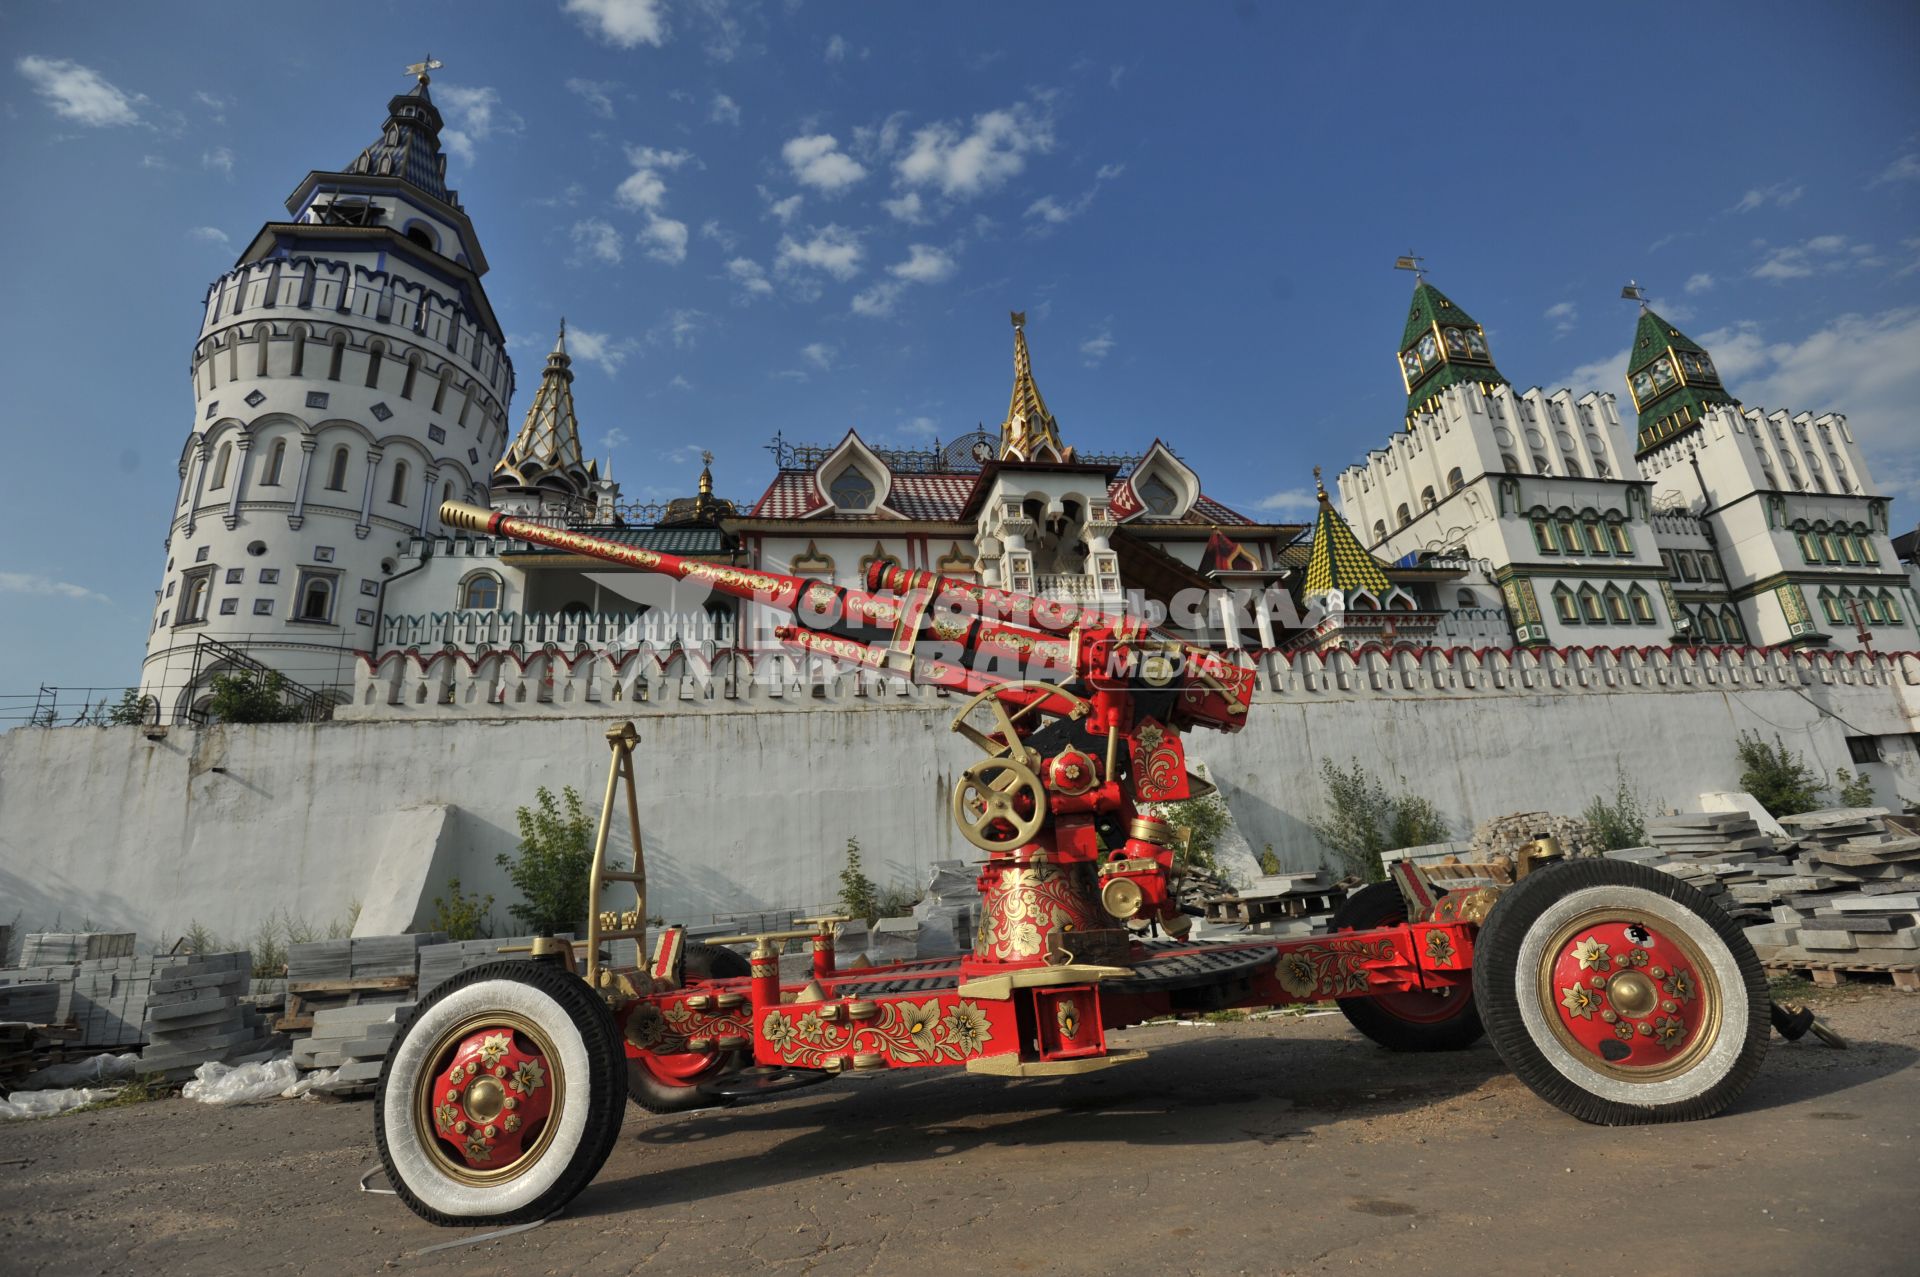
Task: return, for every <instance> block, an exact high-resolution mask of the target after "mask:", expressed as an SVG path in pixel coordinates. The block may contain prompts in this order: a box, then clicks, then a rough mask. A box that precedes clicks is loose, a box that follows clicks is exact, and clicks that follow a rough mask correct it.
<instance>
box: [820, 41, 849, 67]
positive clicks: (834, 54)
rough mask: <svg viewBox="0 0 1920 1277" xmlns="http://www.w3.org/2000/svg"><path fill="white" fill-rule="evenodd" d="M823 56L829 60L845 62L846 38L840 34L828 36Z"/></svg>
mask: <svg viewBox="0 0 1920 1277" xmlns="http://www.w3.org/2000/svg"><path fill="white" fill-rule="evenodd" d="M825 56H826V59H827V61H829V62H845V61H846V60H847V38H846V37H845V36H840V35H835V36H828V37H827V50H826V55H825Z"/></svg>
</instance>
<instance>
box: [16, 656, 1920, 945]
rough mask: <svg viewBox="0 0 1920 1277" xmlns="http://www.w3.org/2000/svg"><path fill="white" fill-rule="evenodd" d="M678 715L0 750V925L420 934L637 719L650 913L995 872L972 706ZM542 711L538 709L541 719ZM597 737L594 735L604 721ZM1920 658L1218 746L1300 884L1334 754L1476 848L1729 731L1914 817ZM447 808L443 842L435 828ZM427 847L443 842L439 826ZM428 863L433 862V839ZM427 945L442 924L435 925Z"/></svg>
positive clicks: (1297, 672)
mask: <svg viewBox="0 0 1920 1277" xmlns="http://www.w3.org/2000/svg"><path fill="white" fill-rule="evenodd" d="M710 690H711V692H712V693H713V695H712V699H708V698H707V696H706V695H704V694H701V693H699V692H698V691H696V692H695V694H694V695H692V696H690V697H688V698H687V699H682V698H681V697H680V696H678V695H675V696H673V697H671V698H664V699H662V700H660V701H653V702H641V703H638V704H633V703H629V704H628V705H627V706H626V707H624V708H620V707H616V706H611V705H601V706H591V707H590V706H582V714H583V716H575V717H565V716H560V715H557V714H555V713H554V712H553V709H552V707H551V706H548V707H544V711H545V712H541V713H528V714H527V715H526V716H525V717H522V718H519V719H518V720H517V721H515V719H514V718H512V717H506V716H502V717H486V718H482V717H468V716H466V715H462V716H461V717H459V718H456V719H449V718H446V717H442V716H437V715H432V716H428V715H423V716H422V717H420V718H417V719H397V720H396V719H394V718H388V719H386V720H385V721H360V722H351V721H350V722H337V723H332V724H321V725H304V724H302V725H286V726H259V727H211V728H206V729H202V730H198V731H195V730H190V729H184V728H178V727H176V728H173V729H172V730H171V731H170V732H169V734H168V735H167V736H166V738H165V739H163V740H160V741H158V742H150V741H148V740H147V739H145V738H144V736H143V735H142V733H141V732H140V730H139V729H136V728H67V729H58V730H32V729H21V730H18V731H14V732H10V733H8V734H7V735H5V736H0V920H4V921H8V922H12V923H14V924H15V925H16V928H17V929H25V930H38V929H43V928H52V927H53V926H54V924H55V923H58V924H59V925H60V927H61V928H64V929H75V928H79V927H81V926H83V925H88V926H92V927H96V928H104V929H109V930H113V929H130V930H134V931H137V932H139V933H140V934H141V936H142V937H143V939H145V940H147V941H152V940H156V939H161V938H164V937H169V936H175V935H178V934H179V933H180V932H181V931H183V930H185V929H186V928H187V927H188V925H189V924H190V923H192V922H194V921H199V922H201V923H203V924H206V925H208V926H210V927H213V928H214V929H215V930H216V931H218V932H222V933H225V934H227V935H230V936H235V937H238V938H244V937H245V935H246V934H247V933H248V932H249V931H250V930H251V929H252V928H253V927H254V926H255V925H257V924H258V923H259V922H260V921H261V920H262V919H264V918H266V917H267V916H268V915H269V914H271V913H272V912H274V911H275V910H285V911H287V912H289V913H292V914H295V915H299V916H302V917H305V918H306V919H308V920H310V921H313V922H316V923H320V924H324V923H326V922H327V921H329V920H332V919H336V918H342V917H344V916H345V914H346V912H347V910H348V908H349V905H350V902H352V901H354V900H360V901H362V902H364V903H366V904H368V905H370V906H373V905H377V906H379V907H380V909H381V910H382V911H383V912H385V913H388V914H398V915H404V914H405V913H406V912H407V905H408V902H405V901H394V900H390V899H386V898H385V897H384V896H383V898H382V899H381V900H378V901H374V900H371V899H370V898H369V897H370V894H371V893H372V892H373V891H374V890H375V889H376V884H388V885H386V886H382V887H379V888H378V889H379V890H381V891H383V892H386V893H387V894H389V895H390V894H391V893H392V891H393V888H392V886H391V884H395V883H408V882H418V883H421V884H422V890H421V900H420V901H419V902H417V907H416V910H415V912H416V914H420V913H426V914H429V915H430V911H431V900H432V896H433V895H434V894H436V893H437V892H439V891H441V890H442V889H443V887H444V882H445V879H446V878H449V877H454V876H457V877H459V878H460V880H461V882H462V884H463V885H464V887H465V888H466V889H467V890H469V891H473V890H482V891H490V892H492V893H494V894H495V895H496V896H499V897H500V898H501V902H502V903H501V907H500V912H501V913H502V915H503V916H504V904H505V901H506V899H507V898H508V897H509V896H510V895H511V891H510V889H509V888H508V886H507V884H506V882H505V879H504V876H503V874H502V872H501V871H500V870H499V869H498V868H496V867H495V865H494V857H495V855H496V854H498V853H500V852H503V851H511V850H512V849H513V848H514V846H515V844H516V841H517V836H516V833H515V822H514V808H515V807H517V806H520V805H523V804H526V803H529V802H531V801H532V799H533V793H534V789H535V787H536V786H539V785H546V786H548V787H550V788H553V789H555V790H557V789H558V788H559V787H560V786H563V785H573V786H575V787H576V788H578V789H579V790H580V792H581V794H582V795H583V797H585V799H586V800H587V803H588V805H589V807H592V806H594V805H596V804H597V803H598V801H599V795H600V792H601V787H602V786H603V784H604V780H605V772H606V759H607V752H608V751H607V747H606V743H605V730H606V727H607V725H608V723H609V722H618V721H620V719H622V718H624V717H628V716H631V717H632V718H634V720H635V721H636V722H637V723H638V725H639V728H640V732H641V738H642V744H641V747H640V755H639V777H640V784H639V790H640V799H641V804H642V823H643V828H644V832H645V837H646V839H647V845H648V857H649V867H650V872H651V878H652V887H653V897H652V900H651V902H650V911H651V912H653V913H656V914H664V915H665V916H667V917H669V918H675V919H688V920H700V919H703V918H705V917H706V916H708V915H711V914H714V913H718V912H727V911H734V910H743V909H753V908H767V907H778V906H781V905H801V906H811V905H817V904H819V903H821V902H823V901H827V900H831V899H832V898H833V896H834V894H835V891H836V890H837V874H838V871H839V869H840V867H841V865H842V863H843V853H844V848H845V845H846V840H847V839H848V838H849V837H853V838H857V839H859V841H860V845H861V849H862V853H863V857H864V860H865V864H866V867H867V869H868V872H869V873H870V874H871V875H872V876H873V877H874V878H875V879H876V880H878V881H879V882H881V883H882V884H902V885H905V884H916V883H919V882H920V881H922V880H923V879H924V877H925V875H926V873H927V871H928V866H929V864H930V862H932V861H934V860H941V859H951V858H964V859H969V860H971V859H974V858H976V853H974V852H973V850H972V848H971V847H970V846H968V845H967V844H966V843H964V842H963V841H961V839H960V838H959V836H958V835H957V833H956V832H955V831H954V829H953V826H952V824H951V822H950V821H949V819H948V816H947V806H948V794H949V792H950V791H949V787H950V785H951V783H952V781H953V778H954V776H955V775H956V774H957V773H958V771H959V770H960V769H961V768H962V767H964V766H965V765H966V764H967V763H968V762H970V761H972V759H973V757H974V755H973V752H972V750H971V748H970V747H969V746H968V745H967V744H966V742H965V741H963V740H962V739H961V738H959V737H958V736H956V735H954V734H953V733H952V732H950V731H948V729H947V719H948V716H949V715H950V713H951V712H952V710H953V709H954V707H955V705H956V702H955V701H954V700H953V699H952V698H946V697H938V696H933V695H930V694H924V689H922V691H918V692H915V693H914V694H911V695H907V696H891V697H877V698H873V699H857V698H853V697H852V696H851V694H850V691H849V689H848V688H847V687H846V686H845V685H844V684H841V685H838V686H834V687H829V688H826V689H823V691H824V692H825V693H826V694H825V695H824V696H822V697H814V696H811V695H809V696H806V697H796V698H792V699H789V700H787V701H786V702H785V703H784V706H782V704H781V703H780V702H769V701H765V700H757V699H751V698H750V699H746V700H741V701H732V700H728V699H726V698H724V697H723V696H721V695H720V694H719V689H710ZM533 708H534V707H532V706H529V709H530V710H531V709H533ZM584 715H591V716H584ZM1916 729H1920V655H1915V654H1905V655H1900V656H1895V657H1886V656H1881V657H1877V658H1873V659H1868V658H1865V657H1862V656H1859V655H1856V654H1851V653H1845V654H1838V655H1835V656H1831V657H1829V656H1828V655H1826V654H1815V655H1813V656H1790V655H1787V654H1785V653H1779V652H1768V653H1762V652H1751V651H1750V652H1747V653H1745V654H1743V655H1735V654H1732V653H1728V654H1724V655H1723V656H1722V657H1720V658H1718V659H1709V658H1708V657H1707V656H1705V654H1701V655H1699V656H1698V657H1696V656H1694V655H1692V654H1689V653H1681V654H1678V655H1677V656H1676V657H1674V658H1671V659H1669V658H1667V657H1665V656H1663V655H1659V654H1656V656H1655V657H1654V658H1652V659H1641V658H1638V657H1635V656H1632V655H1628V656H1626V657H1623V658H1619V659H1614V658H1607V657H1601V658H1585V657H1581V656H1579V655H1577V654H1576V655H1574V656H1570V657H1565V658H1563V657H1559V656H1557V655H1556V654H1553V653H1546V654H1542V655H1539V656H1535V655H1532V654H1521V655H1516V656H1511V657H1510V656H1509V655H1508V654H1505V653H1490V654H1486V655H1485V656H1475V655H1473V654H1467V653H1461V654H1457V655H1455V656H1452V657H1444V656H1441V655H1439V654H1437V653H1431V652H1430V653H1426V654H1424V655H1423V656H1420V657H1415V656H1414V655H1412V654H1410V653H1402V654H1400V655H1399V656H1398V657H1396V658H1394V659H1392V660H1388V659H1385V658H1382V657H1380V656H1379V655H1378V654H1377V653H1370V654H1367V655H1366V656H1364V657H1363V658H1362V659H1359V660H1356V659H1354V658H1352V657H1350V656H1347V655H1345V654H1338V655H1335V656H1334V657H1332V658H1331V659H1328V660H1325V661H1322V660H1321V659H1320V658H1317V657H1296V658H1293V659H1291V660H1289V659H1286V658H1277V657H1276V658H1270V659H1269V661H1268V663H1267V665H1266V666H1265V667H1264V668H1263V671H1262V690H1261V691H1260V693H1259V696H1258V699H1257V701H1256V703H1255V705H1254V708H1253V714H1252V718H1251V720H1250V722H1249V724H1248V726H1247V728H1246V729H1245V730H1244V731H1242V732H1241V733H1239V734H1237V735H1235V736H1230V737H1228V736H1218V735H1214V734H1211V733H1200V734H1196V735H1195V736H1193V737H1191V738H1189V744H1190V747H1191V750H1192V755H1193V756H1194V757H1196V758H1199V759H1202V760H1204V761H1206V762H1207V764H1208V765H1209V766H1210V768H1211V769H1212V771H1213V773H1214V775H1215V777H1216V779H1217V780H1218V782H1219V783H1220V785H1221V787H1222V789H1223V791H1224V792H1225V793H1226V795H1227V799H1228V802H1229V804H1230V805H1231V807H1232V810H1233V812H1234V815H1235V817H1236V820H1237V821H1238V823H1239V826H1240V829H1241V832H1242V833H1243V834H1244V835H1245V837H1246V839H1247V841H1248V842H1249V844H1250V845H1251V846H1252V848H1253V849H1254V850H1255V851H1256V852H1257V851H1258V850H1259V849H1260V848H1262V847H1263V846H1264V845H1266V844H1268V843H1271V844H1273V846H1274V849H1275V851H1276V852H1278V853H1279V855H1280V857H1281V859H1282V860H1283V862H1285V863H1286V864H1287V865H1288V866H1290V867H1304V866H1307V865H1311V864H1314V863H1317V862H1318V860H1319V857H1320V851H1319V848H1318V846H1317V845H1316V843H1315V841H1314V839H1313V837H1312V834H1311V832H1310V830H1309V827H1308V821H1309V820H1310V819H1311V818H1312V817H1313V816H1314V815H1315V814H1316V813H1317V812H1318V811H1319V807H1320V802H1321V797H1320V795H1321V791H1322V786H1321V783H1320V780H1319V775H1318V773H1319V768H1320V764H1321V761H1322V760H1325V759H1331V760H1333V761H1335V762H1338V763H1342V764H1344V763H1346V762H1347V761H1348V760H1349V759H1352V758H1359V759H1360V760H1362V761H1363V762H1364V763H1365V764H1366V765H1367V766H1368V767H1369V768H1370V769H1372V770H1373V771H1374V772H1375V774H1377V775H1379V776H1381V777H1383V778H1385V779H1386V780H1387V782H1388V783H1389V784H1390V785H1404V786H1405V787H1406V788H1408V789H1410V790H1412V791H1414V792H1417V793H1420V794H1424V795H1426V796H1428V797H1430V798H1432V799H1433V800H1434V801H1435V802H1437V803H1438V804H1439V807H1440V810H1441V811H1442V813H1443V814H1444V815H1445V817H1446V819H1447V820H1448V821H1449V822H1450V823H1451V824H1452V826H1453V829H1454V831H1455V832H1456V833H1457V834H1459V835H1461V836H1465V835H1466V834H1467V833H1468V832H1469V831H1470V830H1471V829H1472V827H1473V826H1474V825H1475V824H1476V823H1478V822H1480V821H1484V820H1486V819H1489V818H1491V817H1493V816H1498V815H1502V814H1505V813H1507V812H1511V811H1516V810H1532V809H1543V808H1544V809H1550V810H1554V811H1558V812H1565V813H1569V814H1572V813H1577V812H1578V811H1579V810H1580V809H1581V808H1583V807H1584V806H1585V805H1586V804H1587V803H1588V802H1589V801H1590V800H1591V799H1592V798H1593V797H1594V796H1595V795H1597V794H1602V793H1607V794H1611V793H1612V791H1613V787H1614V778H1615V774H1616V769H1617V770H1618V771H1619V772H1620V773H1622V774H1624V775H1625V777H1626V778H1627V781H1628V783H1629V784H1631V785H1633V786H1634V787H1635V788H1636V789H1638V790H1639V791H1640V792H1641V793H1642V794H1644V795H1645V796H1647V798H1649V799H1650V800H1652V801H1653V802H1655V803H1658V804H1679V805H1682V806H1689V805H1691V804H1693V803H1694V802H1695V801H1696V799H1697V795H1699V794H1700V793H1702V792H1705V791H1712V790H1726V789H1733V788H1736V787H1737V775H1738V767H1737V764H1736V763H1735V761H1734V737H1735V736H1736V734H1737V733H1739V732H1740V731H1743V730H1752V731H1759V732H1762V733H1764V734H1767V735H1768V736H1771V735H1772V734H1773V733H1774V732H1776V731H1777V732H1779V733H1780V734H1781V735H1782V736H1783V738H1784V739H1785V740H1786V742H1787V743H1788V744H1789V745H1790V746H1792V747H1793V748H1795V749H1799V750H1802V751H1804V752H1805V753H1806V755H1807V757H1808V760H1809V761H1810V762H1811V763H1812V764H1813V766H1814V767H1816V768H1817V769H1818V770H1819V771H1821V772H1822V773H1824V774H1828V775H1831V774H1832V772H1833V771H1834V770H1835V769H1836V768H1839V767H1842V766H1850V763H1849V756H1848V751H1847V745H1846V739H1845V738H1846V737H1847V736H1848V735H1851V734H1856V733H1865V734H1871V735H1874V736H1877V737H1878V738H1879V739H1880V742H1881V747H1882V749H1883V750H1884V751H1885V755H1886V761H1885V762H1883V763H1879V764H1871V765H1868V766H1867V767H1865V768H1864V769H1858V768H1857V769H1856V770H1864V771H1865V772H1866V773H1867V774H1868V775H1869V776H1871V777H1872V779H1873V781H1874V783H1875V785H1876V786H1877V789H1878V797H1879V799H1880V801H1882V802H1883V803H1886V804H1888V805H1897V804H1898V803H1899V802H1900V801H1902V800H1905V801H1914V800H1920V758H1917V757H1916V756H1915V752H1914V737H1913V735H1912V733H1914V732H1915V731H1916ZM436 808H446V809H448V810H447V811H446V812H445V815H444V818H442V819H438V820H436V819H435V818H434V815H433V810H432V809H436ZM428 829H430V830H432V831H433V833H432V835H431V837H429V836H428V835H426V834H423V833H422V832H421V831H422V830H428ZM429 843H431V845H427V844H429ZM420 920H421V921H424V920H425V919H424V917H422V918H421V919H420Z"/></svg>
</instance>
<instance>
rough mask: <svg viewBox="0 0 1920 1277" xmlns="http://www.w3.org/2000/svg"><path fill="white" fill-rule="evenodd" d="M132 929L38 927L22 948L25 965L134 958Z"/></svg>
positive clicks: (51, 965)
mask: <svg viewBox="0 0 1920 1277" xmlns="http://www.w3.org/2000/svg"><path fill="white" fill-rule="evenodd" d="M132 956H133V932H131V931H39V932H35V933H34V934H32V935H30V936H28V937H27V939H26V942H25V943H24V944H23V945H22V946H21V949H20V965H21V966H23V967H56V966H60V965H62V964H64V963H72V962H87V961H91V960H94V959H98V958H131V957H132Z"/></svg>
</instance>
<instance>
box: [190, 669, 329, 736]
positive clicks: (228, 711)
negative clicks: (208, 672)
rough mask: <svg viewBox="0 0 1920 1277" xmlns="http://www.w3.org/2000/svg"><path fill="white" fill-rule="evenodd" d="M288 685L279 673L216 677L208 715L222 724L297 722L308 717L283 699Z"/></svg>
mask: <svg viewBox="0 0 1920 1277" xmlns="http://www.w3.org/2000/svg"><path fill="white" fill-rule="evenodd" d="M286 685H287V680H286V679H284V678H282V677H281V676H280V675H279V673H278V672H275V671H269V672H268V673H266V674H260V673H258V672H256V671H254V670H235V671H233V672H232V673H231V674H215V675H214V676H213V698H212V699H211V700H209V701H208V702H207V715H208V717H210V718H212V719H214V720H215V721H217V722H222V723H297V722H299V721H300V720H301V719H303V718H305V717H306V711H304V710H302V709H301V708H300V707H299V706H298V705H289V704H287V703H286V701H285V700H284V699H282V696H281V693H282V692H283V691H284V690H285V689H286Z"/></svg>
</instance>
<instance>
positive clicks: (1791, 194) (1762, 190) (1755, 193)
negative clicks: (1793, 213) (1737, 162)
mask: <svg viewBox="0 0 1920 1277" xmlns="http://www.w3.org/2000/svg"><path fill="white" fill-rule="evenodd" d="M1806 193H1807V188H1806V187H1804V186H1790V185H1788V184H1787V183H1785V182H1775V183H1774V184H1773V185H1772V186H1761V187H1754V188H1753V189H1751V190H1749V191H1748V192H1747V193H1746V194H1745V195H1742V196H1741V197H1740V200H1739V202H1738V203H1736V204H1735V205H1734V206H1733V207H1732V208H1730V209H1728V210H1727V211H1728V212H1730V213H1751V212H1753V211H1754V210H1755V209H1758V208H1765V207H1766V206H1767V205H1769V204H1771V205H1773V206H1774V207H1775V208H1785V207H1786V206H1787V205H1789V204H1791V203H1793V202H1794V201H1795V200H1797V199H1799V198H1800V197H1801V196H1802V195H1805V194H1806Z"/></svg>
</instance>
